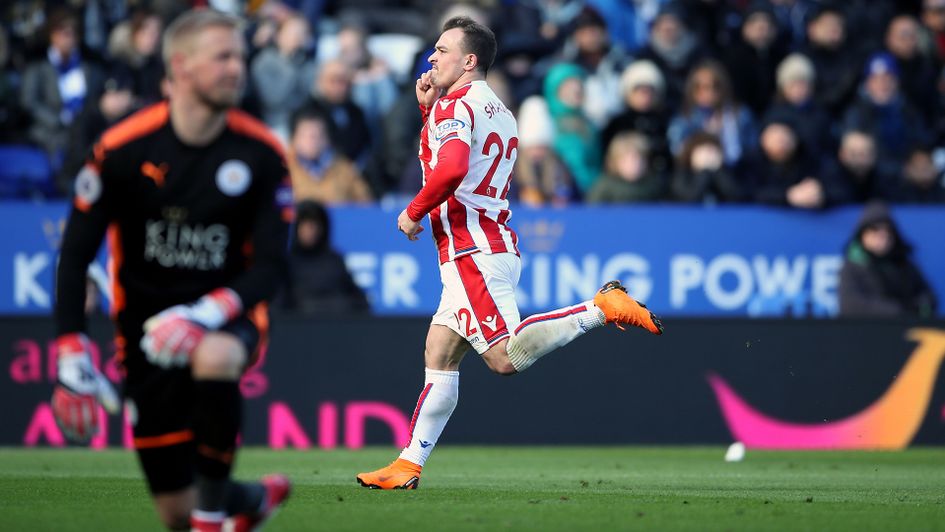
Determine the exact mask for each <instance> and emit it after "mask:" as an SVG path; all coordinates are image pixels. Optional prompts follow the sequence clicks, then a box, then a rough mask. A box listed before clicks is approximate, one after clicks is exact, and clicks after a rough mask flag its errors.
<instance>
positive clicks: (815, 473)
mask: <svg viewBox="0 0 945 532" xmlns="http://www.w3.org/2000/svg"><path fill="white" fill-rule="evenodd" d="M723 454H724V449H723V448H704V447H672V448H665V447H663V448H649V447H577V448H575V447H456V446H453V447H451V446H449V445H445V446H442V447H439V448H437V450H436V453H435V454H434V455H433V457H432V458H431V460H430V462H429V463H428V464H427V467H426V469H425V470H424V475H423V480H422V481H421V483H420V489H419V490H417V491H388V492H382V491H376V490H367V489H364V488H361V487H359V486H358V485H357V484H356V483H355V481H354V475H355V473H357V472H359V471H365V470H370V469H374V468H376V467H379V466H381V465H385V464H386V463H388V462H389V461H390V460H392V459H393V458H394V457H395V456H396V451H395V450H394V449H390V448H387V449H377V448H374V449H366V450H360V451H305V452H301V451H270V450H262V449H246V450H243V451H242V453H241V454H240V457H239V464H238V467H237V476H238V477H240V478H255V477H258V476H259V475H261V474H263V473H266V472H270V471H283V472H286V473H288V474H289V475H290V476H291V478H292V479H293V481H294V483H295V491H294V493H293V496H292V498H291V499H290V500H289V503H288V505H287V506H286V507H285V508H284V509H283V510H282V511H281V512H280V513H279V514H278V515H277V516H276V517H275V518H274V519H273V520H272V521H271V522H270V524H269V526H268V528H267V530H270V531H278V530H332V531H334V530H358V531H364V530H375V531H380V530H383V531H390V530H411V531H414V532H416V531H425V530H437V531H439V530H448V531H452V530H488V531H493V530H542V531H548V530H593V531H595V532H604V531H610V530H855V531H857V532H861V531H865V530H945V449H940V448H934V449H933V448H919V449H911V450H909V451H905V452H890V453H881V452H877V453H867V452H804V453H801V452H757V451H749V452H748V454H747V456H746V458H745V460H744V461H742V462H740V463H725V462H724V461H723V459H722V456H723ZM0 530H2V531H20V530H23V531H27V530H29V531H36V530H57V531H68V530H82V531H85V530H95V531H98V530H135V531H137V530H160V527H159V525H158V523H157V519H156V517H155V515H154V511H153V510H152V508H151V505H150V502H149V500H148V498H147V496H146V492H145V486H144V483H143V481H142V480H141V477H140V473H139V471H138V468H137V464H136V462H135V458H134V455H133V454H132V453H130V452H126V451H117V450H115V451H104V452H91V451H83V450H20V449H0Z"/></svg>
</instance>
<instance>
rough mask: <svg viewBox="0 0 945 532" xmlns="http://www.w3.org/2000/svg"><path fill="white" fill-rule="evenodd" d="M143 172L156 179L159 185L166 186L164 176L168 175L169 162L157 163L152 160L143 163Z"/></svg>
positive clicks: (152, 179) (156, 183)
mask: <svg viewBox="0 0 945 532" xmlns="http://www.w3.org/2000/svg"><path fill="white" fill-rule="evenodd" d="M141 174H142V175H144V176H145V177H148V178H150V179H151V181H154V184H155V185H156V186H158V187H163V186H164V176H166V175H167V163H161V164H160V165H156V164H154V163H152V162H151V161H145V162H143V163H141Z"/></svg>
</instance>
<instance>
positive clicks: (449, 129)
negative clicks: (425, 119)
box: [433, 120, 466, 140]
mask: <svg viewBox="0 0 945 532" xmlns="http://www.w3.org/2000/svg"><path fill="white" fill-rule="evenodd" d="M464 127H466V124H464V123H462V122H461V121H459V120H446V121H443V122H440V123H439V124H438V125H437V126H436V131H435V132H434V134H433V136H434V137H436V140H442V139H443V138H444V137H446V136H447V135H449V134H450V133H455V132H457V131H459V130H461V129H463V128H464Z"/></svg>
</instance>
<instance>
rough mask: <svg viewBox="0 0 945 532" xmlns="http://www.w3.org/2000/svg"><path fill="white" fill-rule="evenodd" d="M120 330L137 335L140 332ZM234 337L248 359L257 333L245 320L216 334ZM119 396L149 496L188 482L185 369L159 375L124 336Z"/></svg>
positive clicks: (189, 383) (189, 387) (189, 392)
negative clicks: (123, 373)
mask: <svg viewBox="0 0 945 532" xmlns="http://www.w3.org/2000/svg"><path fill="white" fill-rule="evenodd" d="M124 329H125V330H134V331H140V330H141V327H140V326H139V327H128V328H124ZM220 331H221V332H228V333H231V334H233V335H235V336H236V337H237V338H238V339H239V340H240V341H241V342H242V343H243V345H245V346H246V352H247V353H250V354H251V353H253V352H254V351H255V350H256V347H257V345H258V344H259V339H260V331H259V329H258V328H257V327H256V325H255V324H254V323H253V322H252V321H250V319H249V318H247V317H245V316H243V317H240V318H237V319H235V320H233V321H231V322H230V323H228V324H227V325H225V326H224V327H222V328H221V329H220ZM125 340H126V345H125V358H124V362H125V368H126V370H127V375H126V378H125V387H124V395H125V401H126V405H127V407H128V411H129V417H130V418H131V426H132V434H133V436H134V447H135V451H136V452H137V454H138V460H139V461H140V463H141V468H142V469H143V470H144V475H145V477H146V478H147V480H148V486H149V488H150V489H151V493H152V494H158V493H166V492H173V491H178V490H181V489H183V488H186V487H188V486H190V485H191V484H193V482H194V463H195V457H196V448H195V445H194V435H193V427H192V414H193V408H192V406H193V400H194V381H193V378H192V377H191V374H190V368H189V367H184V368H172V369H164V368H160V367H158V366H155V365H153V364H151V363H149V362H148V361H147V359H146V357H145V355H144V352H142V351H141V347H140V346H139V343H140V341H141V337H140V335H138V336H131V335H126V336H125Z"/></svg>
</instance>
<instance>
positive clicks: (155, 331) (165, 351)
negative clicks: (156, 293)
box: [141, 288, 243, 368]
mask: <svg viewBox="0 0 945 532" xmlns="http://www.w3.org/2000/svg"><path fill="white" fill-rule="evenodd" d="M242 310H243V303H242V302H241V301H240V297H239V296H238V295H237V294H236V292H234V291H233V290H230V289H229V288H218V289H216V290H214V291H213V292H210V293H209V294H207V295H205V296H203V297H201V298H200V299H198V300H197V301H196V302H194V303H191V304H189V305H175V306H173V307H170V308H168V309H165V310H163V311H161V312H160V313H158V314H155V315H154V316H152V317H150V318H148V321H146V322H144V337H143V338H142V339H141V349H142V350H143V351H144V354H145V355H146V356H147V357H148V360H149V361H150V362H151V363H152V364H154V365H156V366H161V367H162V368H171V367H183V366H186V365H187V364H189V363H190V356H191V355H192V354H193V352H194V349H196V348H197V345H199V344H200V341H201V340H203V335H204V334H206V332H207V331H208V330H211V331H212V330H216V329H219V328H220V327H222V326H223V325H224V324H226V323H227V322H228V321H230V320H232V319H233V318H235V317H237V316H239V314H240V312H242Z"/></svg>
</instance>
